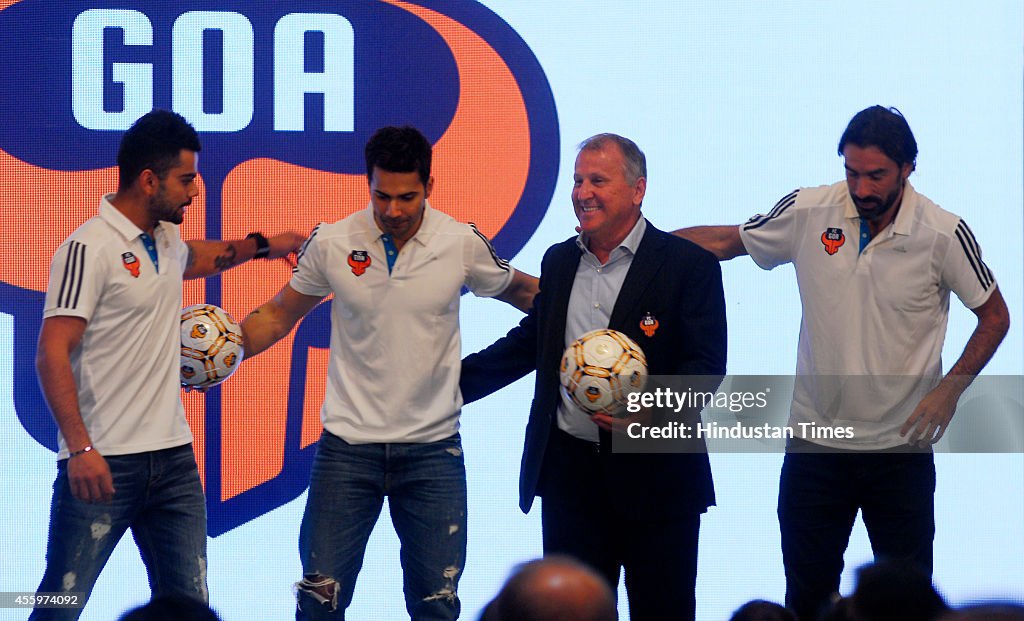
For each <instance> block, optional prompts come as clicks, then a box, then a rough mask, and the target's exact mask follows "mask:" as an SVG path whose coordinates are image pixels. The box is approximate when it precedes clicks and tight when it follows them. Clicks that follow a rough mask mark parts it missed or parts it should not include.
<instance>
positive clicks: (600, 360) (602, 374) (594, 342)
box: [559, 330, 647, 416]
mask: <svg viewBox="0 0 1024 621" xmlns="http://www.w3.org/2000/svg"><path fill="white" fill-rule="evenodd" d="M559 377H560V380H561V383H562V390H564V391H565V394H567V395H568V396H569V398H570V399H572V402H573V403H575V404H576V405H578V406H579V407H580V408H581V409H583V410H584V411H586V412H589V413H593V414H599V413H603V414H611V415H612V416H618V415H619V414H621V413H622V412H623V410H625V407H626V400H627V399H628V397H629V394H630V393H633V392H639V391H641V390H643V389H644V385H645V384H646V383H647V358H646V357H645V356H644V352H643V350H641V349H640V346H639V345H637V344H636V342H635V341H634V340H633V339H631V338H629V337H628V336H626V335H625V334H623V333H621V332H618V331H616V330H592V331H590V332H587V333H586V334H584V335H583V336H581V337H580V338H578V339H576V340H575V341H573V343H572V344H571V345H569V347H567V348H566V350H565V353H564V354H563V355H562V365H561V368H560V370H559Z"/></svg>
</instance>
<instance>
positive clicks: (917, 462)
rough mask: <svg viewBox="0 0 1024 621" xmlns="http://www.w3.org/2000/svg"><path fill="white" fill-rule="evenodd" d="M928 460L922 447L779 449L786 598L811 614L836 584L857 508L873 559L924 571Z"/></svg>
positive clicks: (928, 550) (928, 567)
mask: <svg viewBox="0 0 1024 621" xmlns="http://www.w3.org/2000/svg"><path fill="white" fill-rule="evenodd" d="M934 495H935V461H934V456H933V455H932V453H930V452H926V453H898V452H893V453H884V452H865V453H862V454H856V453H850V452H845V453H813V452H811V453H800V452H787V453H786V458H785V461H784V462H783V465H782V476H781V477H780V480H779V525H780V527H781V530H782V561H783V565H784V566H785V570H786V606H787V607H788V608H790V609H792V610H793V611H794V612H796V613H797V616H798V617H799V618H800V619H801V620H802V621H806V620H812V621H813V620H815V619H817V618H818V616H819V615H820V614H821V613H822V612H823V610H825V609H826V608H827V606H828V604H829V602H830V601H831V596H832V594H833V593H835V592H836V591H838V590H839V580H840V576H841V574H842V571H843V553H844V552H845V551H846V546H847V544H848V543H849V541H850V532H851V531H852V530H853V523H854V521H855V520H856V518H857V511H858V509H859V510H860V511H861V514H862V517H863V518H864V526H865V527H866V529H867V532H868V539H869V540H870V541H871V550H872V552H874V555H875V559H876V560H887V559H888V560H905V561H910V562H912V563H914V564H916V565H917V566H918V567H919V568H920V569H921V570H922V571H924V572H925V573H926V574H927V575H929V576H930V575H931V572H932V540H933V539H934V537H935V510H934Z"/></svg>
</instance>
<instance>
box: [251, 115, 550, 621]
mask: <svg viewBox="0 0 1024 621" xmlns="http://www.w3.org/2000/svg"><path fill="white" fill-rule="evenodd" d="M430 160H431V146H430V143H429V142H428V141H427V139H426V138H425V137H424V136H423V135H422V134H421V133H420V132H419V131H418V130H416V129H414V128H412V127H401V128H399V127H384V128H382V129H380V130H378V131H377V132H376V133H375V134H374V135H373V136H372V137H371V138H370V140H369V142H368V143H367V145H366V174H367V179H368V180H369V189H370V204H369V205H368V206H367V207H366V209H364V210H362V211H360V212H357V213H355V214H353V215H351V216H349V217H347V218H345V219H343V220H340V221H338V222H335V223H333V224H320V225H318V226H317V228H316V229H314V230H313V232H312V234H310V236H309V240H308V241H307V242H306V245H305V247H304V248H303V250H302V251H301V252H300V253H299V260H298V265H297V267H296V268H295V273H294V275H293V276H292V280H291V282H290V283H289V284H288V285H285V287H284V288H283V289H282V290H281V291H280V292H279V293H278V294H277V296H275V297H274V298H273V299H272V300H270V301H269V302H267V303H266V304H264V305H263V306H261V307H259V308H258V309H256V310H255V311H253V312H252V314H250V315H249V316H248V317H247V318H246V319H245V321H243V322H242V331H243V333H244V335H245V351H246V355H247V356H252V355H255V354H258V353H260V352H261V351H263V350H265V349H266V348H268V347H270V346H271V345H272V344H274V343H275V342H277V341H278V340H279V339H280V338H281V337H283V336H285V335H286V334H288V333H289V332H290V331H291V330H292V328H293V327H294V326H295V324H296V323H297V322H298V321H299V320H300V319H301V318H302V317H303V316H305V315H306V313H308V312H309V311H310V310H312V309H313V308H314V307H315V306H316V305H317V304H319V303H320V301H321V300H322V299H323V298H324V297H326V296H327V295H329V294H331V293H333V294H334V301H333V303H332V307H331V346H330V364H329V366H328V371H327V374H328V378H327V379H328V381H327V393H326V395H325V397H324V403H323V407H322V409H321V411H320V417H321V420H322V421H323V426H324V432H323V435H322V436H321V437H320V444H319V446H318V448H317V453H316V458H315V460H314V462H313V467H312V472H311V474H310V482H309V496H308V499H307V502H306V510H305V513H304V515H303V518H302V526H301V530H300V534H299V552H300V556H301V559H302V570H303V578H302V580H301V581H300V582H299V583H298V584H297V585H296V586H297V593H296V596H297V604H298V606H297V611H296V618H297V619H343V618H344V615H345V609H346V608H347V607H348V605H349V603H350V602H351V601H352V594H353V591H354V588H355V581H356V576H357V574H358V573H359V568H360V566H361V565H362V559H363V553H364V551H365V549H366V542H367V539H368V538H369V536H370V532H371V531H372V530H373V526H374V524H375V523H376V521H377V517H378V516H379V515H380V510H381V507H382V505H383V501H384V497H385V496H387V497H388V498H389V508H390V511H391V516H392V521H393V522H394V526H395V531H396V532H397V533H398V537H399V539H400V541H401V543H402V551H401V559H402V569H403V575H404V585H405V588H404V591H405V601H406V609H407V610H408V612H409V616H410V617H411V618H412V619H455V618H456V617H457V616H458V614H459V609H460V604H459V599H458V593H457V586H458V582H459V578H460V575H461V572H462V568H463V566H464V564H465V557H466V473H465V467H464V462H463V457H462V446H461V441H460V437H459V433H458V431H459V411H460V408H461V407H462V397H461V395H460V392H459V371H460V364H461V362H460V357H461V341H460V337H459V299H460V296H461V291H462V288H463V287H464V286H465V287H467V288H468V289H469V290H470V291H472V292H473V293H474V294H476V295H478V296H486V297H496V298H498V299H500V300H503V301H505V302H508V303H509V304H512V305H514V306H516V307H517V308H520V309H521V310H523V311H526V310H527V309H529V307H530V304H531V302H532V300H533V296H534V294H535V293H536V290H537V284H536V279H535V278H533V277H532V276H529V275H527V274H523V273H521V272H517V271H515V270H513V269H512V268H511V267H509V265H508V263H507V262H506V261H504V260H502V259H500V258H498V256H497V255H496V254H495V252H494V249H493V248H492V247H491V245H490V243H489V242H488V241H487V239H486V238H485V237H484V236H483V235H482V234H480V233H479V232H478V231H477V230H476V229H475V228H474V227H473V226H472V225H467V224H461V223H459V222H456V221H455V220H454V219H452V218H451V217H449V216H448V215H446V214H444V213H442V212H440V211H436V210H434V209H432V208H431V207H430V205H429V204H428V203H427V198H428V197H429V196H430V191H431V188H432V187H433V182H434V180H433V178H432V177H431V176H430Z"/></svg>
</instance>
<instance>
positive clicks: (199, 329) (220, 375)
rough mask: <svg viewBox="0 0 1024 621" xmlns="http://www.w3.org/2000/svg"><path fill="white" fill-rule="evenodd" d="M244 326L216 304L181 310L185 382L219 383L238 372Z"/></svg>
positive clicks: (197, 384) (198, 385) (198, 384)
mask: <svg viewBox="0 0 1024 621" xmlns="http://www.w3.org/2000/svg"><path fill="white" fill-rule="evenodd" d="M244 353H245V352H244V350H243V349H242V328H241V326H239V325H238V324H237V323H235V320H234V319H232V318H231V315H228V314H227V312H226V311H225V310H224V309H223V308H220V307H219V306H214V305H213V304H196V305H194V306H189V307H188V308H183V309H182V310H181V385H182V386H191V387H193V388H209V387H210V386H216V385H217V384H220V383H221V382H223V381H224V380H226V379H227V378H229V377H231V374H232V373H234V372H235V369H237V368H238V365H239V364H240V363H241V362H242V358H243V356H244Z"/></svg>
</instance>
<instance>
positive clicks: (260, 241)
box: [245, 231, 270, 259]
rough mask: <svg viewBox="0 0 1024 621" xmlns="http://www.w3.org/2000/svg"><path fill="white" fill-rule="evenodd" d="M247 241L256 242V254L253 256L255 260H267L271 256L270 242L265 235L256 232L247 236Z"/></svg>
mask: <svg viewBox="0 0 1024 621" xmlns="http://www.w3.org/2000/svg"><path fill="white" fill-rule="evenodd" d="M245 238H246V239H255V240H256V254H255V255H253V258H254V259H266V258H267V257H268V256H270V242H269V241H267V238H266V237H264V235H263V233H260V232H259V231H254V232H252V233H249V234H248V235H246V236H245Z"/></svg>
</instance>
